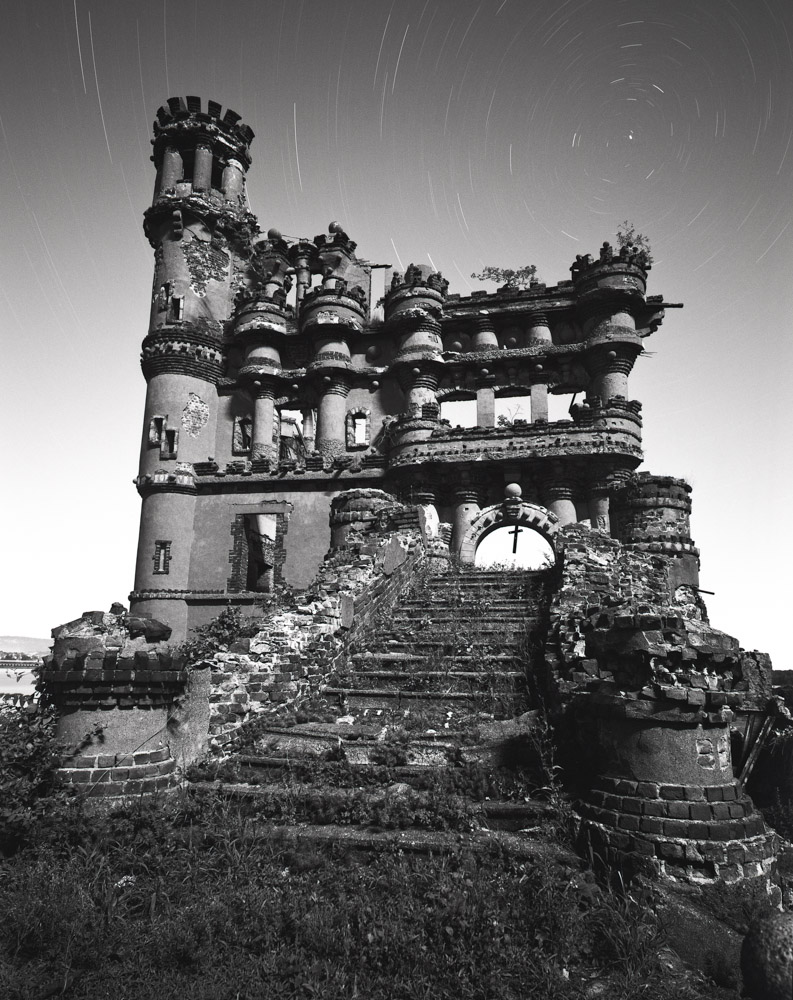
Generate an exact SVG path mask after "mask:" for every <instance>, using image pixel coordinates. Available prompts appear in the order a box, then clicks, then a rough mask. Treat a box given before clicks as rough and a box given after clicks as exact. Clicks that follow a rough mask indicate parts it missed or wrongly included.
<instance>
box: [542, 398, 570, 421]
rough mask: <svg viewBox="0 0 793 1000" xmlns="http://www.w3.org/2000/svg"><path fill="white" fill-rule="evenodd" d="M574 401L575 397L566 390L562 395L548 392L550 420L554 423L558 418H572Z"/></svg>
mask: <svg viewBox="0 0 793 1000" xmlns="http://www.w3.org/2000/svg"><path fill="white" fill-rule="evenodd" d="M572 401H573V397H572V395H571V394H570V393H568V392H565V393H562V394H561V395H554V394H553V393H552V392H549V393H548V422H549V423H553V422H554V421H556V420H572V417H571V416H570V403H571V402H572Z"/></svg>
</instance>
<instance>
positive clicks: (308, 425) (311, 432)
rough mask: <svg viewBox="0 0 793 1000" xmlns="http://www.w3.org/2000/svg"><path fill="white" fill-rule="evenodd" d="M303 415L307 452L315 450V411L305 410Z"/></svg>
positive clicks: (304, 440) (304, 439)
mask: <svg viewBox="0 0 793 1000" xmlns="http://www.w3.org/2000/svg"><path fill="white" fill-rule="evenodd" d="M302 413H303V442H304V444H305V446H306V451H307V452H312V451H313V450H314V442H315V440H316V436H317V435H316V431H315V428H314V411H313V410H312V409H311V408H308V409H305V410H303V411H302Z"/></svg>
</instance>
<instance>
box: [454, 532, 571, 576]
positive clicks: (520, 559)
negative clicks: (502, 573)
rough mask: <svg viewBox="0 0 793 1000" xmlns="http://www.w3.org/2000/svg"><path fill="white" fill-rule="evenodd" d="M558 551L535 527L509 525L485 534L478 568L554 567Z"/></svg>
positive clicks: (476, 556) (476, 562)
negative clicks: (556, 551)
mask: <svg viewBox="0 0 793 1000" xmlns="http://www.w3.org/2000/svg"><path fill="white" fill-rule="evenodd" d="M555 562H556V553H555V552H554V550H553V546H552V545H551V543H550V542H549V541H548V539H547V538H546V537H545V536H544V535H542V534H540V532H539V531H535V530H534V529H533V528H530V527H527V526H522V525H520V524H517V523H516V524H511V525H509V524H505V525H503V526H502V527H500V528H495V529H493V530H492V531H490V532H488V534H486V535H483V536H482V537H481V539H480V541H479V544H478V545H477V547H476V551H475V552H474V566H475V567H476V568H477V569H491V568H493V569H494V568H496V567H499V568H504V569H523V570H542V569H550V568H551V567H552V566H553V564H554V563H555Z"/></svg>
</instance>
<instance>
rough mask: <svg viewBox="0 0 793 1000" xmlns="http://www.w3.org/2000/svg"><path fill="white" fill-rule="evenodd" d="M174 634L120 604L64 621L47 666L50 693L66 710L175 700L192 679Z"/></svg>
mask: <svg viewBox="0 0 793 1000" xmlns="http://www.w3.org/2000/svg"><path fill="white" fill-rule="evenodd" d="M170 635H171V629H170V628H169V627H168V626H167V625H165V624H164V623H163V622H158V621H156V620H155V619H152V618H139V617H137V616H131V615H128V614H127V613H126V611H125V609H124V608H123V606H122V605H120V604H114V605H113V610H112V611H111V612H102V611H87V612H85V613H84V614H83V615H82V616H81V617H80V618H77V619H75V620H74V621H71V622H67V623H66V624H65V625H59V626H58V627H57V628H54V629H53V630H52V638H53V639H54V640H55V642H54V645H53V649H52V653H51V654H50V655H49V656H48V657H47V658H46V660H45V661H44V667H43V669H42V680H43V681H44V682H46V688H47V694H48V697H49V698H50V699H51V700H52V702H53V703H54V704H55V706H56V707H57V708H58V709H60V710H62V711H69V709H76V708H80V709H86V708H108V709H110V708H132V707H135V708H153V707H160V706H163V705H168V704H170V703H171V702H173V701H174V699H175V698H176V697H178V696H179V695H180V694H181V693H182V691H183V690H184V682H185V680H186V677H187V674H186V671H185V664H184V661H183V660H182V659H181V658H180V657H179V655H178V653H175V652H174V651H173V650H172V648H171V646H170V645H169V644H168V639H169V638H170Z"/></svg>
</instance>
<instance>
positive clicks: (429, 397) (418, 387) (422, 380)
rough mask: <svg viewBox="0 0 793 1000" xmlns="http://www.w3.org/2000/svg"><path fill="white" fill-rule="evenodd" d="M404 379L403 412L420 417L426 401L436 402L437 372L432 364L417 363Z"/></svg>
mask: <svg viewBox="0 0 793 1000" xmlns="http://www.w3.org/2000/svg"><path fill="white" fill-rule="evenodd" d="M407 374H408V376H409V377H408V378H407V379H405V386H406V389H405V413H406V414H407V415H409V416H417V417H420V416H421V415H422V411H423V408H424V407H425V406H426V405H427V403H435V404H437V402H438V397H437V392H438V372H437V370H436V369H435V367H434V366H433V367H432V368H430V367H428V366H427V365H421V366H419V365H417V366H416V367H415V368H411V369H410V370H409V372H408V373H407Z"/></svg>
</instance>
